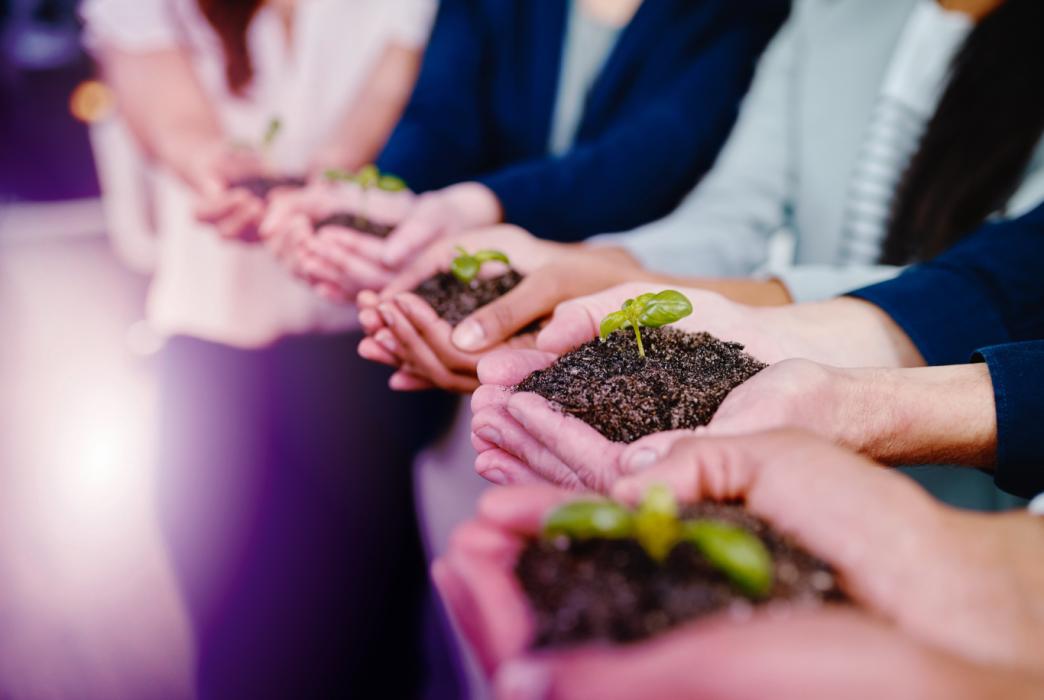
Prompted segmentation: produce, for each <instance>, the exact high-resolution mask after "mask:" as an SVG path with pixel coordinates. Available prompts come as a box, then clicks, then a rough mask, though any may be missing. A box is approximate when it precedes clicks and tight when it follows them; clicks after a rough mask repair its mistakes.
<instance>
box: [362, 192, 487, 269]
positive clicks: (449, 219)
mask: <svg viewBox="0 0 1044 700" xmlns="http://www.w3.org/2000/svg"><path fill="white" fill-rule="evenodd" d="M501 219H502V213H501V211H500V201H499V200H498V199H497V197H496V195H495V194H493V192H492V191H491V190H490V189H489V188H487V187H486V186H485V185H481V184H479V183H477V182H462V183H459V184H456V185H451V186H450V187H446V188H444V189H441V190H437V191H434V192H428V193H425V194H423V195H421V196H420V197H418V199H417V205H416V207H414V208H413V209H412V210H411V211H410V213H409V216H407V217H405V218H404V219H402V220H401V221H399V222H398V225H397V226H396V227H395V230H393V231H392V232H391V235H389V236H388V239H387V241H386V245H385V247H384V250H383V252H382V254H381V262H382V263H383V264H384V265H385V266H386V267H388V268H389V269H393V270H399V269H402V267H403V266H404V265H406V264H407V263H408V262H409V261H411V260H412V259H413V258H415V257H416V256H417V255H419V254H420V253H421V251H423V250H424V249H425V248H427V247H428V246H429V245H430V244H431V243H433V242H434V241H436V240H438V239H439V238H442V237H444V236H451V235H454V234H457V233H461V232H463V231H465V230H468V229H472V228H482V227H486V226H493V225H494V224H498V223H500V221H501Z"/></svg>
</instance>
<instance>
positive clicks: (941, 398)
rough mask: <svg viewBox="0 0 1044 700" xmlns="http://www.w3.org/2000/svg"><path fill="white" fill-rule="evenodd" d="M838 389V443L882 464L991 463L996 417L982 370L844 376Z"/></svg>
mask: <svg viewBox="0 0 1044 700" xmlns="http://www.w3.org/2000/svg"><path fill="white" fill-rule="evenodd" d="M837 390H838V391H839V392H840V393H841V395H842V396H843V397H844V399H843V400H842V401H841V402H839V406H841V407H843V409H842V415H840V416H838V418H837V424H838V425H839V426H840V428H841V431H842V433H841V435H840V440H841V442H842V443H843V444H845V445H847V446H849V447H851V448H853V449H856V450H858V451H859V452H861V453H863V454H866V455H868V456H870V457H872V458H873V459H875V460H877V461H879V462H884V463H886V464H961V465H965V466H971V467H984V468H990V467H992V466H993V464H994V463H995V460H996V453H997V414H996V408H995V406H994V399H993V385H992V383H991V381H990V374H989V371H988V370H987V368H986V367H985V366H984V365H953V366H944V367H921V368H916V369H853V370H846V371H845V372H844V375H843V378H842V379H841V380H839V386H838V389H837Z"/></svg>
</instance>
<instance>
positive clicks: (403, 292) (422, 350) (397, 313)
mask: <svg viewBox="0 0 1044 700" xmlns="http://www.w3.org/2000/svg"><path fill="white" fill-rule="evenodd" d="M459 248H463V249H464V250H466V251H469V252H475V251H478V250H497V251H500V252H503V253H505V254H506V255H507V257H508V258H509V259H510V260H511V266H512V267H513V268H514V269H515V270H517V271H518V272H520V273H522V274H523V275H524V278H523V279H522V281H521V282H520V283H519V284H518V286H516V287H515V288H514V289H512V290H511V291H510V292H508V293H507V294H506V295H504V296H502V297H500V298H499V299H497V300H495V301H493V302H491V303H490V304H487V305H486V306H483V307H481V308H479V309H478V310H477V311H476V312H474V313H473V314H471V316H469V317H468V318H467V319H465V320H464V321H462V322H461V323H460V324H458V325H457V327H456V328H453V327H451V326H450V325H449V324H448V323H446V322H445V321H443V320H442V319H440V318H438V316H437V315H436V314H435V313H434V311H433V310H432V309H431V308H430V306H429V305H428V304H427V303H426V302H424V301H423V300H422V299H420V298H419V297H418V296H416V295H414V294H411V293H410V292H411V291H412V290H413V289H415V288H416V287H417V285H418V284H420V283H421V282H423V281H424V280H426V279H428V278H429V277H431V276H432V275H434V274H436V273H438V272H444V271H446V270H448V269H449V268H450V263H451V262H452V261H453V259H454V258H455V257H456V256H457V255H458V253H459V250H458V249H459ZM611 255H612V253H607V252H603V251H600V250H595V249H592V250H584V249H581V248H580V247H579V246H571V245H565V244H561V243H553V242H550V241H543V240H540V239H538V238H536V237H534V236H532V235H531V234H529V233H527V232H525V231H523V230H522V229H520V228H518V227H515V226H509V225H500V226H494V227H491V228H487V229H479V230H475V231H472V232H469V233H465V234H462V235H458V236H453V237H450V238H446V239H443V240H440V241H438V242H436V243H435V244H434V245H432V246H431V247H430V248H428V250H426V251H425V252H424V253H422V254H421V255H420V257H418V258H417V259H416V260H415V261H414V262H413V263H412V264H410V265H409V266H408V267H407V268H406V269H405V270H404V271H403V272H402V273H401V274H400V275H399V276H397V277H396V278H395V279H394V280H393V281H392V282H390V283H389V284H388V285H387V286H386V287H385V288H384V290H383V291H382V292H381V293H380V294H377V293H375V292H369V291H368V292H364V293H361V294H360V295H359V299H358V304H359V308H360V320H361V321H362V325H363V328H364V330H365V331H366V332H367V334H368V336H369V337H368V338H366V339H364V340H363V342H362V343H361V344H360V346H359V351H360V354H362V356H363V357H366V358H368V359H372V360H375V361H377V362H383V363H385V364H390V365H392V366H394V367H397V368H400V369H401V370H402V372H403V373H404V374H405V373H408V374H410V375H413V376H414V377H416V378H418V379H421V380H425V381H426V383H428V384H432V385H435V386H439V387H441V388H443V389H449V390H454V391H465V392H467V391H472V390H473V389H475V387H477V386H478V380H477V377H476V365H477V363H478V360H479V359H480V358H481V357H482V355H483V354H484V353H485V352H486V351H488V350H491V349H495V348H502V347H519V346H527V345H530V344H531V338H525V337H518V336H517V333H518V331H519V330H521V329H523V328H525V327H526V326H527V325H530V324H531V323H532V322H533V321H535V320H538V319H540V318H542V317H543V316H544V315H546V314H548V313H550V312H551V310H552V309H553V308H554V304H556V303H557V302H558V300H559V298H560V297H562V296H563V295H566V294H570V293H571V291H572V289H574V285H573V284H571V283H569V282H567V281H566V278H565V276H564V275H561V274H560V273H563V272H565V271H568V272H570V273H571V274H572V275H573V276H574V277H580V276H584V272H583V270H585V269H586V270H589V273H588V274H587V279H594V278H595V276H596V275H597V274H603V273H600V272H598V270H599V269H601V270H604V269H605V268H609V267H612V269H613V272H614V274H619V272H618V271H617V270H618V269H619V267H618V266H612V265H610V264H609V262H608V258H609V257H610V256H611ZM502 271H503V266H502V265H501V264H500V263H492V264H490V265H489V266H483V268H482V271H481V273H480V274H481V275H483V276H485V275H488V274H500V273H501V272H502ZM604 284H605V283H603V285H604ZM385 317H386V318H388V319H389V320H391V321H392V325H389V324H387V323H385V322H384V318H385ZM474 327H477V328H478V329H479V332H480V333H482V334H483V336H484V341H483V346H482V347H480V348H477V351H476V350H468V349H467V348H468V347H474V343H471V342H464V343H462V342H461V337H462V335H463V336H464V338H465V340H467V339H468V338H469V337H470V336H469V328H470V329H471V330H470V333H471V334H474V332H475V331H474ZM484 328H488V329H490V331H491V333H492V335H491V336H489V337H486V336H485V331H484V330H483V329H484ZM461 329H463V331H464V332H463V334H462V330H461ZM491 341H492V342H491Z"/></svg>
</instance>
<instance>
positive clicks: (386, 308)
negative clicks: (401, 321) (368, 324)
mask: <svg viewBox="0 0 1044 700" xmlns="http://www.w3.org/2000/svg"><path fill="white" fill-rule="evenodd" d="M377 311H378V312H379V313H380V314H381V318H383V319H384V323H385V324H387V325H388V326H394V325H395V316H393V315H392V308H391V306H390V305H388V304H381V305H380V306H378V307H377Z"/></svg>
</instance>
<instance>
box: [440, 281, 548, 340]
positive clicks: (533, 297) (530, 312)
mask: <svg viewBox="0 0 1044 700" xmlns="http://www.w3.org/2000/svg"><path fill="white" fill-rule="evenodd" d="M561 290H562V285H561V280H560V278H559V277H558V276H557V275H555V274H552V275H548V274H541V272H539V271H538V272H534V273H533V274H530V275H526V276H525V277H524V278H522V281H521V282H520V283H519V284H518V286H517V287H515V288H514V289H512V290H511V291H510V292H508V293H507V294H505V295H504V296H502V297H500V298H498V299H495V300H493V301H492V302H490V303H489V304H486V305H485V306H483V307H481V308H479V309H477V310H476V311H475V312H474V313H472V314H471V315H470V316H468V317H467V318H465V319H464V320H463V321H461V322H460V323H459V324H457V327H456V328H454V329H453V344H454V345H455V346H456V347H458V348H460V349H461V350H464V351H467V352H478V351H481V350H486V349H488V348H489V347H491V346H493V345H495V344H497V343H500V342H503V341H504V340H506V339H508V338H510V337H512V336H514V335H515V334H516V333H517V332H518V331H520V330H522V329H523V328H525V327H526V326H528V325H529V324H530V323H532V322H533V321H535V320H537V319H539V318H543V317H544V316H547V315H549V314H550V313H551V312H552V311H553V310H554V308H555V305H556V304H557V303H558V302H560V301H562V299H561V298H560V297H561Z"/></svg>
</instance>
